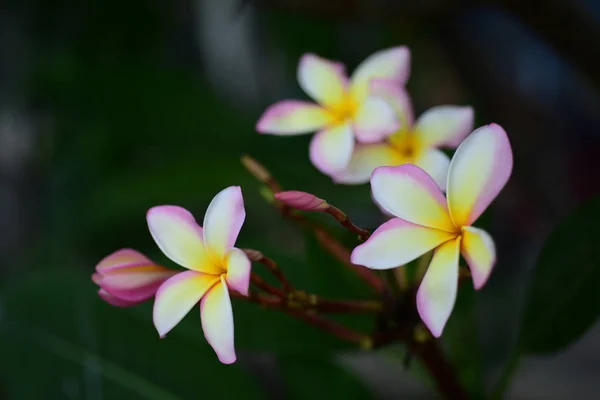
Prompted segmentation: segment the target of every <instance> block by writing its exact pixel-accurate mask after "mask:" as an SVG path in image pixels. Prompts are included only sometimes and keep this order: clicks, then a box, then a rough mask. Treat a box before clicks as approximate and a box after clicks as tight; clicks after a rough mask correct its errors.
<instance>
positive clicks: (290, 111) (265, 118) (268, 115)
mask: <svg viewBox="0 0 600 400" xmlns="http://www.w3.org/2000/svg"><path fill="white" fill-rule="evenodd" d="M329 120H330V116H329V114H328V113H327V112H326V111H325V110H324V109H323V108H322V107H321V106H319V105H317V104H314V103H309V102H307V101H298V100H283V101H280V102H279V103H276V104H273V105H272V106H270V107H269V108H268V109H267V110H266V111H265V112H264V113H263V115H262V116H261V117H260V120H259V121H258V123H257V124H256V130H257V131H258V132H260V133H271V134H276V135H299V134H303V133H309V132H314V131H316V130H319V129H321V128H323V127H324V126H325V124H327V122H328V121H329Z"/></svg>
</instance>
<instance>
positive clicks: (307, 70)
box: [298, 53, 347, 106]
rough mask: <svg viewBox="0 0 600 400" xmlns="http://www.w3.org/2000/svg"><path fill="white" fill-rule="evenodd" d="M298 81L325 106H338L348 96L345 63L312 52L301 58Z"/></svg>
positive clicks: (303, 88) (313, 97)
mask: <svg viewBox="0 0 600 400" xmlns="http://www.w3.org/2000/svg"><path fill="white" fill-rule="evenodd" d="M298 83H299V84H300V87H301V88H302V90H304V92H306V94H307V95H309V96H310V97H311V98H312V99H314V100H315V101H316V102H318V103H319V104H321V105H324V106H337V105H339V104H341V103H342V102H343V100H344V98H345V96H346V83H347V78H346V72H345V68H344V65H343V64H342V63H339V62H334V61H330V60H327V59H325V58H322V57H319V56H317V55H315V54H312V53H307V54H305V55H303V56H302V58H300V64H299V65H298Z"/></svg>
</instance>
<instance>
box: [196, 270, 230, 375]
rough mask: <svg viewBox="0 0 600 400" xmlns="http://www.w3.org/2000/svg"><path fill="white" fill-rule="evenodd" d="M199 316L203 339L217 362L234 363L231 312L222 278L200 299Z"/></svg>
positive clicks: (225, 284)
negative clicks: (217, 358)
mask: <svg viewBox="0 0 600 400" xmlns="http://www.w3.org/2000/svg"><path fill="white" fill-rule="evenodd" d="M200 315H201V318H202V330H203V331H204V337H205V338H206V341H207V342H208V343H209V344H210V345H211V346H212V348H213V349H214V350H215V353H217V357H219V361H221V362H222V363H223V364H231V363H234V362H235V360H236V355H235V347H234V339H233V333H234V332H233V310H232V309H231V299H230V298H229V292H228V290H227V283H226V282H225V279H224V278H223V277H222V278H221V282H220V284H217V285H215V286H214V287H213V288H212V289H211V290H210V292H208V293H207V294H206V296H205V297H204V298H203V299H202V302H201V303H200Z"/></svg>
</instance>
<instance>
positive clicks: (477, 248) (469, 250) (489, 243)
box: [461, 226, 496, 290]
mask: <svg viewBox="0 0 600 400" xmlns="http://www.w3.org/2000/svg"><path fill="white" fill-rule="evenodd" d="M462 232H463V239H462V242H461V252H462V255H463V257H464V258H465V260H467V264H468V265H469V269H470V270H471V276H472V277H473V287H474V288H475V290H479V289H481V288H482V287H483V285H485V283H486V282H487V280H488V278H489V277H490V274H491V273H492V268H493V267H494V264H496V246H495V245H494V240H493V239H492V237H491V236H490V234H489V233H487V232H486V231H484V230H483V229H478V228H474V227H472V226H465V227H464V228H463V229H462Z"/></svg>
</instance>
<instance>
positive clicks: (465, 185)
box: [446, 124, 513, 226]
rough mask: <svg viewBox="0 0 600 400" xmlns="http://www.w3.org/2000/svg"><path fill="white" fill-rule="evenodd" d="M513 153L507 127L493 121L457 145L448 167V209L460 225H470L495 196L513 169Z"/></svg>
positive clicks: (455, 221)
mask: <svg viewBox="0 0 600 400" xmlns="http://www.w3.org/2000/svg"><path fill="white" fill-rule="evenodd" d="M512 167H513V155H512V150H511V148H510V142H509V141H508V137H507V135H506V132H505V131H504V129H502V128H501V127H500V126H499V125H497V124H490V125H487V126H484V127H481V128H479V129H477V130H475V131H474V132H473V133H472V134H471V135H469V136H468V137H467V138H466V139H465V140H464V142H462V144H461V145H460V146H459V147H458V149H457V150H456V153H454V157H453V158H452V161H451V162H450V167H449V169H448V183H447V185H446V191H447V193H448V194H447V197H448V208H449V210H450V215H451V216H452V220H453V221H454V223H455V224H456V225H457V226H465V225H471V224H472V223H473V222H475V220H476V219H477V218H478V217H479V216H480V215H481V214H482V213H483V212H484V211H485V209H486V208H487V207H488V206H489V205H490V203H491V202H492V201H493V200H494V199H495V198H496V196H497V195H498V193H500V190H502V188H503V187H504V185H506V182H507V181H508V178H509V177H510V174H511V172H512Z"/></svg>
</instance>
